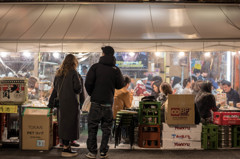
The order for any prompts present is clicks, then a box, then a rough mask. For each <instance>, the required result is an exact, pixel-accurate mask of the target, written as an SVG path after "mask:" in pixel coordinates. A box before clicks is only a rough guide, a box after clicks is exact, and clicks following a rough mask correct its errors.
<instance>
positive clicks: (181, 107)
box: [165, 94, 195, 125]
mask: <svg viewBox="0 0 240 159" xmlns="http://www.w3.org/2000/svg"><path fill="white" fill-rule="evenodd" d="M194 99H195V96H194V95H189V94H188V95H186V94H184V95H179V94H177V95H168V100H167V102H166V104H165V122H166V123H167V124H170V125H186V124H187V125H188V124H195V108H194Z"/></svg>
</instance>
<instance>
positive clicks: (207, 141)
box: [202, 124, 218, 149]
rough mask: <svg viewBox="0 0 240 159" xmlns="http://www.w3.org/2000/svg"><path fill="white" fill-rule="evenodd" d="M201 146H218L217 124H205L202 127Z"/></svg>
mask: <svg viewBox="0 0 240 159" xmlns="http://www.w3.org/2000/svg"><path fill="white" fill-rule="evenodd" d="M202 148H204V149H217V148H218V125H213V124H207V125H203V127H202Z"/></svg>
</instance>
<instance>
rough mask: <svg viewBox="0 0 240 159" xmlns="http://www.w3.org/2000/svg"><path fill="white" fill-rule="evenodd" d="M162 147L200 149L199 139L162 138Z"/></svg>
mask: <svg viewBox="0 0 240 159" xmlns="http://www.w3.org/2000/svg"><path fill="white" fill-rule="evenodd" d="M162 149H177V150H180V149H187V150H190V149H198V150H199V149H201V140H200V141H182V140H163V141H162Z"/></svg>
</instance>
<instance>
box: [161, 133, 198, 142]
mask: <svg viewBox="0 0 240 159" xmlns="http://www.w3.org/2000/svg"><path fill="white" fill-rule="evenodd" d="M162 139H163V140H172V141H201V132H196V133H194V132H182V131H181V132H164V131H163V132H162Z"/></svg>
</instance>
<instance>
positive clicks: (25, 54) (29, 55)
mask: <svg viewBox="0 0 240 159" xmlns="http://www.w3.org/2000/svg"><path fill="white" fill-rule="evenodd" d="M23 56H25V57H26V58H30V57H31V53H30V52H29V51H24V52H23Z"/></svg>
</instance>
